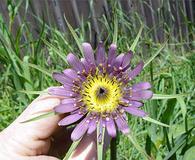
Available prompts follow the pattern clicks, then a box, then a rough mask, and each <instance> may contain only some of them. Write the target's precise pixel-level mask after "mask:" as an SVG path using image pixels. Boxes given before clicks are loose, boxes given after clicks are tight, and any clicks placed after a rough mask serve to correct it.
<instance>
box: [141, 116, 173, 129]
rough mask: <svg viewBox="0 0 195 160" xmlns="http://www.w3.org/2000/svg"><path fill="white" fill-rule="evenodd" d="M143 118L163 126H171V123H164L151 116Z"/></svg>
mask: <svg viewBox="0 0 195 160" xmlns="http://www.w3.org/2000/svg"><path fill="white" fill-rule="evenodd" d="M143 119H144V120H146V121H148V122H151V123H155V124H158V125H160V126H163V127H170V126H169V125H167V124H164V123H162V122H159V121H157V120H155V119H152V118H151V117H148V116H147V117H143Z"/></svg>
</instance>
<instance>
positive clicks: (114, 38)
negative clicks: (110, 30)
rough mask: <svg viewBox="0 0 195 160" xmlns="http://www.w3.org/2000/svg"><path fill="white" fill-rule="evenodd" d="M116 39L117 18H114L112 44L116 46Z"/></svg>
mask: <svg viewBox="0 0 195 160" xmlns="http://www.w3.org/2000/svg"><path fill="white" fill-rule="evenodd" d="M117 37H118V19H117V16H115V17H114V35H113V42H112V43H114V44H117Z"/></svg>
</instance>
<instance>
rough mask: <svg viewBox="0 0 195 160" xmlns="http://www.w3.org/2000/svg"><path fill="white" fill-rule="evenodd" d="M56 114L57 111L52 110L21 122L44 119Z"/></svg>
mask: <svg viewBox="0 0 195 160" xmlns="http://www.w3.org/2000/svg"><path fill="white" fill-rule="evenodd" d="M54 115H56V113H55V112H54V111H51V112H48V113H45V114H42V115H39V116H37V117H34V118H31V119H29V120H26V121H22V122H20V123H27V122H32V121H37V120H40V119H43V118H47V117H50V116H54Z"/></svg>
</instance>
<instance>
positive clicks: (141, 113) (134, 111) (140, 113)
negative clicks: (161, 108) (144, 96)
mask: <svg viewBox="0 0 195 160" xmlns="http://www.w3.org/2000/svg"><path fill="white" fill-rule="evenodd" d="M123 109H124V110H125V111H126V112H128V113H130V114H133V115H135V116H139V117H144V116H146V115H147V113H146V112H144V111H142V110H140V109H138V108H137V107H123Z"/></svg>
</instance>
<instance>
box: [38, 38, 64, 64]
mask: <svg viewBox="0 0 195 160" xmlns="http://www.w3.org/2000/svg"><path fill="white" fill-rule="evenodd" d="M42 41H43V42H44V43H45V44H46V45H47V46H48V47H50V48H51V49H52V50H53V51H54V52H55V53H56V54H57V55H58V56H59V57H60V58H61V59H62V60H63V61H64V62H65V63H67V61H66V58H65V57H66V55H63V54H62V53H61V51H60V50H59V49H58V48H56V47H55V46H54V45H52V44H51V43H49V42H48V41H47V40H45V39H42Z"/></svg>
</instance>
